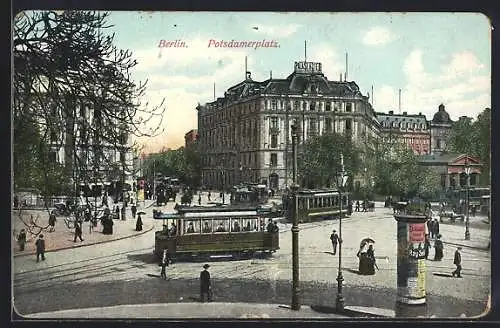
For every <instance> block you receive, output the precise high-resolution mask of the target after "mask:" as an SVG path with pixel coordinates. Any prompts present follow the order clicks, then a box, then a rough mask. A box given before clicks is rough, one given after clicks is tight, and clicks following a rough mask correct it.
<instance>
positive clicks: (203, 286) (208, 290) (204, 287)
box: [200, 264, 212, 302]
mask: <svg viewBox="0 0 500 328" xmlns="http://www.w3.org/2000/svg"><path fill="white" fill-rule="evenodd" d="M209 267H210V265H208V264H205V265H204V266H203V269H204V270H203V271H201V273H200V301H202V302H204V301H205V294H206V295H207V300H208V301H209V302H211V301H212V286H211V284H210V272H208V270H207V269H208V268H209Z"/></svg>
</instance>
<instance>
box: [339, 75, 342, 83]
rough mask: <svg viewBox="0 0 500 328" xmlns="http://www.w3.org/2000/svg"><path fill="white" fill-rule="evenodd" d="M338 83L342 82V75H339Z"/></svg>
mask: <svg viewBox="0 0 500 328" xmlns="http://www.w3.org/2000/svg"><path fill="white" fill-rule="evenodd" d="M339 81H340V82H342V73H340V80H339Z"/></svg>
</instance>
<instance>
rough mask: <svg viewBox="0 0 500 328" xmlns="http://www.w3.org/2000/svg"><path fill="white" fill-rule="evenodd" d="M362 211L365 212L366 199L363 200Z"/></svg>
mask: <svg viewBox="0 0 500 328" xmlns="http://www.w3.org/2000/svg"><path fill="white" fill-rule="evenodd" d="M363 212H366V199H365V200H364V201H363Z"/></svg>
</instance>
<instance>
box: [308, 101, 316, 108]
mask: <svg viewBox="0 0 500 328" xmlns="http://www.w3.org/2000/svg"><path fill="white" fill-rule="evenodd" d="M309 110H316V102H315V101H311V103H310V104H309Z"/></svg>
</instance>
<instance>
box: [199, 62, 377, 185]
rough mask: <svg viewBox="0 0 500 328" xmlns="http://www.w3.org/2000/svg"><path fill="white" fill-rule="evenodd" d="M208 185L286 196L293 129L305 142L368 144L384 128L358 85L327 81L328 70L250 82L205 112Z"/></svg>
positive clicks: (301, 70) (300, 65) (202, 132)
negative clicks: (329, 139) (337, 139)
mask: <svg viewBox="0 0 500 328" xmlns="http://www.w3.org/2000/svg"><path fill="white" fill-rule="evenodd" d="M196 109H197V110H198V134H199V138H200V139H199V142H200V144H199V145H200V150H201V153H202V165H203V171H202V183H203V184H204V185H206V186H208V187H214V188H224V189H227V188H228V187H231V186H233V185H235V184H237V183H239V182H242V181H251V182H259V183H264V184H267V185H268V186H269V187H270V188H272V189H275V190H279V189H283V188H286V187H287V186H288V185H289V183H291V174H292V172H291V171H292V161H291V133H290V131H291V129H290V127H291V125H292V124H294V123H295V124H296V125H297V126H298V129H299V141H300V142H303V141H305V140H307V139H308V138H311V137H314V136H318V135H321V134H323V133H328V132H336V133H340V134H347V135H350V136H351V137H352V139H353V140H354V142H359V143H360V144H365V142H364V141H365V140H366V139H368V138H377V137H378V132H379V123H378V121H377V120H376V118H375V116H374V111H373V108H372V106H371V104H370V103H369V102H368V97H367V96H364V95H362V94H361V92H360V90H359V87H358V85H357V84H356V83H355V82H353V81H350V82H349V81H345V80H344V81H343V80H342V78H340V79H339V80H338V81H332V80H328V79H327V77H326V76H325V75H324V74H323V73H322V69H321V63H312V62H295V67H294V71H293V73H291V74H290V75H289V76H288V77H287V78H284V79H283V78H278V79H276V78H272V76H270V77H269V79H267V80H265V81H262V82H259V81H254V80H252V78H251V73H250V72H246V78H245V80H244V81H242V82H240V83H238V84H237V85H235V86H232V87H230V88H229V89H228V90H227V91H226V92H225V93H224V97H222V98H218V99H217V100H215V101H213V102H209V103H206V104H205V105H198V107H197V108H196Z"/></svg>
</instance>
